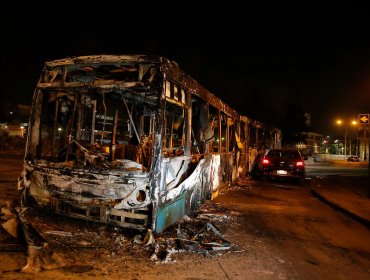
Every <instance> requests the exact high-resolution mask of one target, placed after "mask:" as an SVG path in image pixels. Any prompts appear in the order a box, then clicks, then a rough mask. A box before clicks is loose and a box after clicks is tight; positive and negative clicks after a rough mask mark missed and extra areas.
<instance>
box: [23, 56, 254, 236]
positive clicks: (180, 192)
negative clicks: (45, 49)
mask: <svg viewBox="0 0 370 280" xmlns="http://www.w3.org/2000/svg"><path fill="white" fill-rule="evenodd" d="M248 127H249V123H248V118H247V117H243V116H240V114H239V113H238V112H236V111H235V110H233V109H232V108H230V107H229V106H228V105H227V104H225V103H224V102H223V101H222V100H220V99H219V98H217V97H216V96H215V95H213V94H212V93H210V92H209V91H207V90H206V89H205V88H203V87H202V86H201V85H200V84H199V83H198V82H197V81H195V80H194V79H192V78H191V77H190V76H189V75H187V74H186V73H184V72H183V71H182V70H181V69H180V68H179V67H178V65H177V64H176V63H175V62H173V61H170V60H168V59H166V58H164V57H157V56H144V55H131V56H125V55H119V56H114V55H101V56H84V57H74V58H66V59H61V60H54V61H50V62H46V63H45V66H44V69H43V71H42V74H41V77H40V79H39V81H38V84H37V87H36V89H35V92H34V97H33V105H32V112H31V116H30V121H29V128H28V138H27V146H26V151H25V159H24V170H23V172H22V175H21V176H20V178H19V181H18V189H20V190H22V203H24V204H26V205H36V206H38V207H44V208H49V209H52V210H53V211H54V212H56V213H58V214H63V215H67V216H70V217H75V218H80V219H85V220H91V221H95V222H100V223H107V224H112V225H115V226H119V227H123V228H135V229H139V230H144V229H148V228H151V229H153V230H154V231H155V232H161V231H163V230H164V229H165V228H167V227H168V226H170V225H171V224H173V223H175V222H177V221H178V220H179V219H181V218H182V217H183V216H184V215H186V214H190V213H192V212H193V211H194V210H195V209H196V208H197V207H198V206H199V205H200V204H201V203H202V202H203V201H204V200H206V199H212V198H214V197H215V196H217V194H218V192H219V190H220V188H222V187H223V186H229V185H230V184H232V183H233V182H235V180H236V179H237V178H238V177H239V176H241V175H242V174H245V173H246V170H248V167H247V163H248V160H247V156H248V153H247V152H246V151H247V150H248V143H249V135H248Z"/></svg>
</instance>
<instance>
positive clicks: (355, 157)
mask: <svg viewBox="0 0 370 280" xmlns="http://www.w3.org/2000/svg"><path fill="white" fill-rule="evenodd" d="M347 161H360V158H359V157H358V156H349V157H348V158H347Z"/></svg>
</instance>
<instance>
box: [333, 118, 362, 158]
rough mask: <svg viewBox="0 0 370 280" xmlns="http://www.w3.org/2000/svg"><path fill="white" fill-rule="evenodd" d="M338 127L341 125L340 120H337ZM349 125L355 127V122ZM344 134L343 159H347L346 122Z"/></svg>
mask: <svg viewBox="0 0 370 280" xmlns="http://www.w3.org/2000/svg"><path fill="white" fill-rule="evenodd" d="M337 124H338V125H342V124H343V121H342V120H337ZM350 124H351V125H357V121H355V120H353V121H350ZM344 125H345V131H346V132H345V133H344V158H346V157H347V132H348V123H347V122H346V123H345V124H344Z"/></svg>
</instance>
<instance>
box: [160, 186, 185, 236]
mask: <svg viewBox="0 0 370 280" xmlns="http://www.w3.org/2000/svg"><path fill="white" fill-rule="evenodd" d="M185 201H186V192H184V193H183V194H182V195H181V196H180V197H179V198H178V199H177V200H176V201H174V202H172V203H170V204H168V205H166V206H164V207H162V208H158V211H157V221H156V222H157V225H156V232H162V231H163V230H165V229H166V228H167V227H168V226H170V225H172V224H174V223H176V222H178V221H179V219H181V218H182V217H183V216H184V215H185Z"/></svg>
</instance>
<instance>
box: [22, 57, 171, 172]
mask: <svg viewBox="0 0 370 280" xmlns="http://www.w3.org/2000/svg"><path fill="white" fill-rule="evenodd" d="M156 74H157V70H156V68H155V66H154V65H150V64H149V65H141V64H140V65H126V66H122V65H121V64H117V65H112V64H111V63H110V64H109V65H104V64H96V65H89V66H86V65H79V66H76V65H71V66H69V65H68V66H60V67H53V68H52V69H51V70H50V71H48V70H46V71H44V75H43V77H42V78H41V81H40V83H39V84H40V85H41V87H39V89H38V93H37V95H36V96H37V97H36V100H35V101H36V102H35V104H34V106H36V107H37V109H38V110H35V111H34V115H33V120H34V124H33V127H34V129H33V130H32V140H31V141H30V142H29V144H30V147H29V152H30V153H28V155H27V157H28V158H29V159H37V160H39V161H42V160H45V161H47V162H48V163H49V165H51V166H53V165H54V166H59V167H61V166H62V165H66V166H68V167H76V168H80V167H83V168H90V167H94V168H96V167H105V168H107V167H109V168H117V167H119V166H120V164H119V161H120V160H123V159H127V160H132V161H136V162H138V163H140V164H141V165H142V166H143V168H144V169H149V168H150V164H151V158H152V153H153V133H154V124H155V118H156V112H157V107H158V98H159V94H160V87H159V85H158V84H159V83H158V82H157V86H155V80H158V79H159V77H157V75H156ZM109 81H112V83H113V81H114V83H115V84H117V82H121V83H122V87H121V86H109ZM103 82H104V83H103ZM149 83H151V86H150V87H149V86H145V85H147V84H149ZM43 85H45V88H43V87H42V86H43ZM54 85H55V86H54ZM89 85H91V86H89ZM169 110H170V111H171V110H172V108H169ZM175 113H176V112H174V114H175ZM38 128H39V129H38ZM173 144H176V145H177V143H173Z"/></svg>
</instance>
